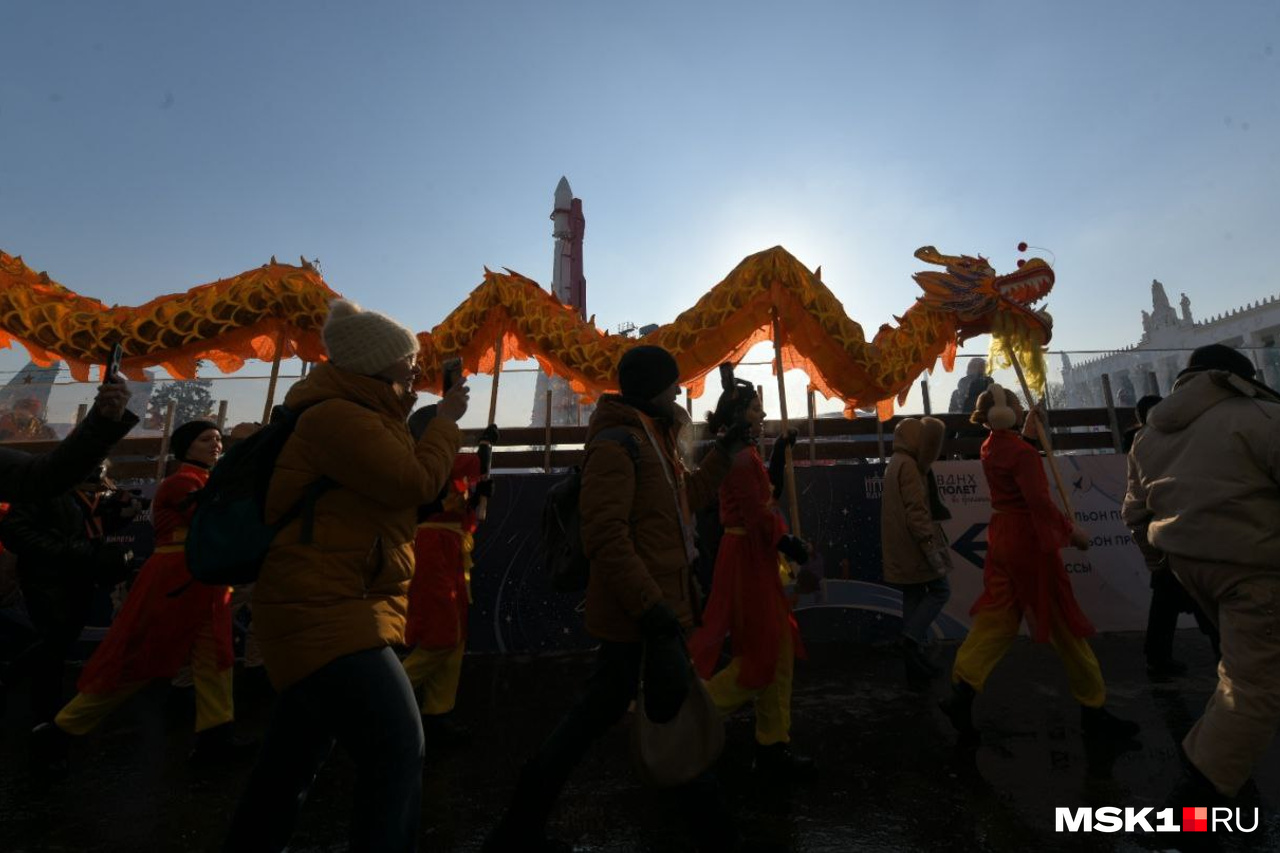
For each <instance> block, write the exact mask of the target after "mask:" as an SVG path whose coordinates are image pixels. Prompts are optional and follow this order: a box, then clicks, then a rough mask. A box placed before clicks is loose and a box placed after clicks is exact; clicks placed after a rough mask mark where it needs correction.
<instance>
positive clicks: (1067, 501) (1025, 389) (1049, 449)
mask: <svg viewBox="0 0 1280 853" xmlns="http://www.w3.org/2000/svg"><path fill="white" fill-rule="evenodd" d="M1008 350H1009V361H1011V362H1013V372H1014V373H1016V374H1018V384H1019V385H1021V386H1022V393H1023V396H1025V397H1026V398H1027V405H1028V406H1031V405H1034V403H1033V401H1034V400H1035V397H1033V396H1032V395H1031V386H1030V385H1028V384H1027V377H1026V376H1025V375H1023V373H1022V365H1021V364H1020V363H1019V362H1018V357H1017V355H1015V354H1014V352H1013V348H1012V347H1009V348H1008ZM1036 435H1037V437H1038V438H1039V439H1040V446H1041V447H1043V448H1044V455H1045V458H1046V459H1048V460H1049V472H1050V473H1051V474H1053V482H1054V484H1055V485H1057V487H1058V497H1060V498H1062V509H1063V511H1064V512H1065V513H1066V514H1067V518H1069V519H1070V520H1071V523H1072V524H1075V520H1076V512H1075V510H1074V509H1073V508H1072V507H1071V496H1070V494H1069V493H1068V492H1067V486H1066V483H1064V482H1063V480H1062V472H1061V471H1059V470H1058V460H1057V459H1056V458H1054V455H1053V443H1052V442H1051V441H1050V440H1049V433H1048V431H1047V430H1046V429H1045V428H1044V421H1042V420H1041V419H1040V418H1039V417H1037V418H1036Z"/></svg>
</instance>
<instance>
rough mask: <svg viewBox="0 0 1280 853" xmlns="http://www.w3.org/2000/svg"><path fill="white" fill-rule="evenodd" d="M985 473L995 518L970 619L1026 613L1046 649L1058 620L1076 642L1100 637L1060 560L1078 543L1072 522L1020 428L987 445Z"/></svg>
mask: <svg viewBox="0 0 1280 853" xmlns="http://www.w3.org/2000/svg"><path fill="white" fill-rule="evenodd" d="M982 472H983V474H985V475H986V478H987V486H988V487H989V488H990V490H991V508H992V509H993V510H994V512H993V513H992V515H991V527H990V529H989V530H988V531H987V559H986V562H985V563H984V565H983V574H982V584H983V590H982V595H980V596H979V597H978V600H977V601H976V602H974V605H973V609H972V610H970V613H971V614H977V613H978V612H979V611H982V610H1007V609H1016V610H1019V611H1021V613H1022V616H1023V618H1024V619H1026V620H1027V628H1028V629H1029V630H1030V632H1031V638H1032V639H1033V640H1035V641H1036V642H1038V643H1043V642H1047V641H1048V640H1049V636H1050V633H1051V631H1052V628H1053V623H1054V621H1060V622H1062V623H1063V624H1064V625H1065V626H1066V628H1067V630H1069V631H1070V632H1071V633H1072V634H1073V635H1074V636H1077V637H1089V636H1092V635H1093V633H1094V628H1093V624H1092V623H1091V622H1090V621H1089V617H1087V616H1085V615H1084V611H1082V610H1081V609H1080V605H1079V604H1077V603H1076V597H1075V593H1073V592H1072V590H1071V579H1070V578H1069V577H1067V570H1066V568H1065V567H1064V566H1063V565H1062V557H1061V556H1059V554H1058V549H1060V548H1062V547H1063V546H1065V545H1067V544H1069V543H1070V541H1071V527H1072V524H1071V519H1069V518H1067V516H1066V515H1064V514H1063V512H1062V511H1061V510H1060V509H1058V507H1057V505H1056V504H1055V503H1054V502H1053V498H1052V497H1050V496H1049V481H1048V480H1047V479H1046V478H1045V475H1044V466H1043V464H1042V463H1041V459H1040V454H1039V453H1037V452H1036V450H1035V448H1033V447H1032V446H1031V445H1029V444H1027V443H1026V442H1025V441H1023V440H1022V438H1021V437H1020V436H1019V435H1018V434H1017V433H1016V432H1014V431H1013V430H1008V429H998V430H993V431H992V432H991V435H990V436H988V437H987V440H986V441H985V442H983V444H982Z"/></svg>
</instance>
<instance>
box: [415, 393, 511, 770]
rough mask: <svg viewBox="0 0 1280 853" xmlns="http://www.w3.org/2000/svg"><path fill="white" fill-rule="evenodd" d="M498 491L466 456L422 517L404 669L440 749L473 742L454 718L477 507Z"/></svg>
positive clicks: (422, 423)
mask: <svg viewBox="0 0 1280 853" xmlns="http://www.w3.org/2000/svg"><path fill="white" fill-rule="evenodd" d="M434 415H435V406H427V407H424V408H422V409H419V410H418V411H416V412H414V413H413V416H412V417H410V418H409V429H410V431H411V432H413V434H414V437H415V438H417V437H418V436H420V435H421V434H422V432H423V431H424V430H425V429H426V428H427V423H428V422H429V421H430V420H431V418H432V417H434ZM496 440H497V429H496V428H495V427H492V426H491V427H489V428H488V429H487V430H485V433H484V435H483V436H481V441H488V442H489V443H491V444H492V443H493V442H494V441H496ZM492 485H493V484H492V481H490V480H487V479H486V480H483V481H482V472H481V470H480V457H479V456H477V455H476V454H474V453H459V454H458V455H457V456H456V457H454V462H453V473H452V474H451V475H450V477H449V483H448V484H447V485H446V486H445V488H444V490H443V491H442V492H441V493H440V497H439V499H437V501H436V502H435V503H433V504H430V505H428V506H426V507H423V508H422V509H421V510H420V511H419V519H420V521H419V522H418V532H417V536H416V537H415V539H414V542H413V558H414V569H413V580H412V581H411V582H410V584H409V620H408V623H407V624H406V626H405V632H404V637H405V643H406V644H408V645H410V646H413V647H414V649H413V651H412V652H410V653H409V656H408V657H406V658H405V659H404V660H403V661H402V663H403V665H404V670H405V674H406V675H408V676H409V683H411V684H412V685H413V689H414V690H417V689H419V688H421V689H422V705H421V707H422V729H423V734H424V735H425V737H426V739H427V741H428V742H434V743H436V744H439V745H456V744H458V743H461V742H464V741H465V740H466V739H467V737H468V733H467V731H466V729H465V728H463V727H461V726H459V725H457V724H456V723H454V722H453V720H452V719H451V718H450V715H451V713H452V711H453V708H454V704H455V702H456V701H457V697H458V680H459V678H460V676H461V674H462V655H463V653H464V652H465V651H466V645H467V613H468V605H470V603H471V568H472V559H471V555H472V552H473V551H474V550H475V538H474V537H475V532H476V528H477V526H478V519H477V516H476V506H477V503H478V500H479V499H480V498H481V497H484V498H486V499H487V498H488V497H489V496H490V495H491V494H492Z"/></svg>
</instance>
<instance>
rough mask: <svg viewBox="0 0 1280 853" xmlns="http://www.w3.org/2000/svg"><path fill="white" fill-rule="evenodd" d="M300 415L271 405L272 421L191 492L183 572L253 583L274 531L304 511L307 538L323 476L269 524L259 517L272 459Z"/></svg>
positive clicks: (220, 581) (206, 579)
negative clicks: (191, 512)
mask: <svg viewBox="0 0 1280 853" xmlns="http://www.w3.org/2000/svg"><path fill="white" fill-rule="evenodd" d="M301 414H302V411H301V410H294V409H289V408H286V407H285V406H276V407H275V409H274V410H273V411H272V413H271V423H269V424H267V425H266V426H265V427H263V428H262V429H260V430H258V431H257V432H255V433H254V434H253V435H251V436H249V437H248V438H245V439H243V440H242V441H240V442H239V443H237V444H236V445H235V446H234V447H232V448H231V449H230V450H228V451H227V452H226V454H224V455H223V457H222V458H221V459H219V460H218V463H217V464H216V465H214V466H213V471H212V472H211V473H210V474H209V482H208V483H206V484H205V486H204V488H203V489H201V490H200V491H198V492H196V493H194V494H193V495H192V496H191V500H192V502H193V503H194V504H195V507H196V509H195V514H194V515H193V516H192V518H191V526H190V529H189V530H188V531H187V538H186V542H185V543H184V550H185V551H186V557H187V570H188V571H190V572H191V576H192V577H194V578H195V579H196V580H198V581H201V582H203V583H207V584H214V585H219V586H223V585H228V586H234V585H239V584H247V583H253V582H254V581H255V580H257V579H258V573H259V571H261V569H262V561H263V560H264V559H266V556H267V549H268V548H270V547H271V542H272V540H274V539H275V537H276V534H277V533H279V532H280V531H281V530H283V529H284V528H285V526H286V525H288V524H289V523H290V522H292V521H293V520H294V519H296V518H297V517H298V516H299V515H300V514H303V513H304V512H305V513H306V516H305V518H304V519H303V530H302V541H303V542H304V543H305V542H310V541H311V532H312V531H311V524H312V520H313V510H314V509H315V502H316V498H318V497H319V496H320V494H321V493H322V492H324V491H325V490H326V489H328V488H329V487H331V486H333V485H334V482H333V481H332V480H330V479H328V478H327V477H321V478H320V479H319V480H317V481H316V482H315V483H312V484H311V485H310V486H308V487H307V491H306V493H305V494H304V495H303V496H302V498H301V499H299V500H298V502H297V503H296V504H294V505H293V506H292V507H290V508H289V511H288V512H286V513H285V514H284V516H283V517H281V518H280V520H278V521H276V522H275V523H274V524H268V523H267V521H266V519H265V517H264V516H265V513H266V505H267V488H268V487H269V486H270V485H271V475H272V473H273V472H274V471H275V467H276V458H277V457H279V455H280V451H281V450H283V449H284V445H285V442H287V441H288V440H289V436H291V435H292V434H293V429H294V427H295V426H297V423H298V417H299V416H300V415H301Z"/></svg>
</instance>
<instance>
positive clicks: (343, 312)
mask: <svg viewBox="0 0 1280 853" xmlns="http://www.w3.org/2000/svg"><path fill="white" fill-rule="evenodd" d="M321 335H322V336H323V337H324V348H325V350H326V351H327V352H328V353H329V361H331V362H333V364H334V366H335V367H341V368H342V369H343V370H349V371H351V372H352V373H359V374H362V375H364V376H374V375H376V374H378V373H381V372H382V371H383V370H385V369H386V368H388V367H390V366H391V365H393V364H395V363H396V362H397V361H400V360H401V359H402V358H404V357H405V356H409V355H416V354H417V352H418V338H417V337H416V336H415V335H414V334H413V332H411V331H409V330H408V329H406V328H405V327H404V326H401V325H400V324H399V323H397V322H396V321H395V320H392V319H391V318H390V317H387V316H385V315H383V314H379V313H378V312H377V311H362V310H361V309H360V306H359V305H357V304H355V303H354V302H348V301H347V300H345V299H335V300H333V301H332V302H330V303H329V317H328V319H327V320H325V322H324V331H322V332H321Z"/></svg>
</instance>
